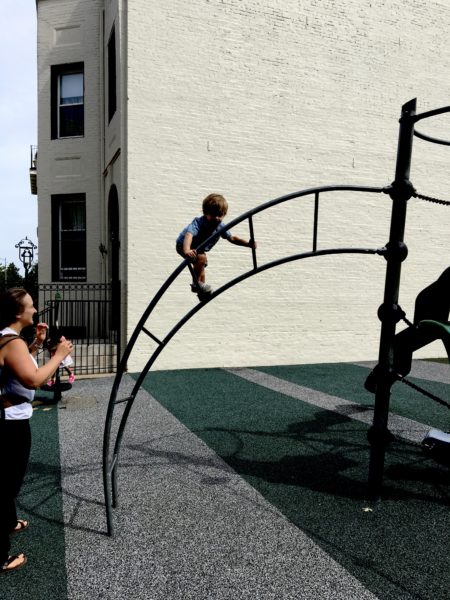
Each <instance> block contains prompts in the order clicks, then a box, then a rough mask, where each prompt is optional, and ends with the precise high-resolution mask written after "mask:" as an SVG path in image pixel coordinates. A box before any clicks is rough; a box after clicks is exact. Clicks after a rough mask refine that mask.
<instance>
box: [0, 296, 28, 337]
mask: <svg viewBox="0 0 450 600" xmlns="http://www.w3.org/2000/svg"><path fill="white" fill-rule="evenodd" d="M27 294H28V292H27V291H26V290H24V289H23V288H10V289H9V290H6V292H3V293H2V294H0V329H4V328H5V327H8V326H9V325H11V323H14V322H15V321H17V315H21V314H22V313H23V311H24V305H23V299H24V297H25V296H26V295H27Z"/></svg>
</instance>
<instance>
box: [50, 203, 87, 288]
mask: <svg viewBox="0 0 450 600" xmlns="http://www.w3.org/2000/svg"><path fill="white" fill-rule="evenodd" d="M69 203H82V204H83V208H84V214H83V217H84V229H79V228H74V229H63V228H62V209H63V206H67V205H68V204H69ZM51 208H52V281H87V247H86V246H87V244H86V242H87V220H86V216H87V215H86V194H55V195H52V197H51ZM71 233H72V234H75V235H72V236H70V234H71ZM64 234H66V235H64ZM64 237H65V238H66V239H64ZM70 237H72V239H70ZM64 244H65V245H66V246H69V247H70V244H73V246H74V249H73V251H72V252H73V254H72V255H76V256H78V257H79V258H82V259H83V260H82V264H80V265H79V266H75V267H71V266H64V264H62V261H63V260H64V256H65V254H66V252H67V247H66V248H64V247H63V245H64ZM81 246H82V251H81V253H80V247H81ZM69 252H70V250H69ZM70 271H72V272H73V273H74V274H73V275H70V274H69V275H68V273H69V272H70Z"/></svg>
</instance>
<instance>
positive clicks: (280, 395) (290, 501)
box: [0, 361, 450, 600]
mask: <svg viewBox="0 0 450 600" xmlns="http://www.w3.org/2000/svg"><path fill="white" fill-rule="evenodd" d="M369 368H370V365H369V364H368V363H367V364H348V363H345V364H344V363H341V364H320V365H299V366H280V367H254V368H241V369H202V370H183V371H158V372H154V373H150V374H149V375H148V376H147V379H146V381H145V385H144V386H143V389H142V390H141V391H140V393H139V395H138V397H137V400H136V402H135V405H134V407H133V410H132V412H131V416H130V419H129V421H128V425H127V429H126V432H125V436H124V439H123V446H122V453H121V460H120V467H119V477H118V484H119V494H120V497H119V505H118V507H117V508H116V509H115V510H114V537H112V538H111V537H108V536H107V535H106V519H105V511H104V504H103V484H102V466H101V449H102V436H103V426H104V421H105V415H106V408H107V402H108V399H109V394H110V391H111V385H112V381H113V378H112V377H107V378H98V379H86V380H79V381H78V380H77V381H76V383H75V384H74V387H73V388H72V390H71V391H70V392H67V393H66V394H65V396H64V398H63V401H62V402H61V403H59V404H58V405H50V404H46V403H43V404H40V405H37V406H36V408H35V411H34V416H33V419H32V429H33V451H32V457H31V461H30V467H29V471H28V475H27V479H26V482H25V485H24V487H23V490H22V493H21V496H20V499H19V512H20V516H21V517H24V518H28V519H30V527H29V528H28V529H27V530H26V531H24V532H23V533H20V534H18V535H16V536H14V538H13V549H12V550H13V551H17V552H19V551H23V552H25V553H26V555H27V557H28V564H27V565H26V566H25V567H24V568H23V569H21V570H18V571H17V572H15V573H13V574H9V575H5V576H2V577H1V578H0V599H1V600H27V599H33V600H41V599H42V600H44V599H45V600H48V599H50V598H51V599H56V600H69V599H70V600H91V599H96V598H101V599H108V600H115V599H120V600H123V599H127V600H134V599H136V600H138V599H141V598H142V599H145V600H159V599H161V600H162V599H164V600H172V599H180V600H181V599H183V600H184V599H192V600H203V599H205V600H206V599H230V600H231V599H233V600H235V599H241V598H242V599H248V600H256V599H258V600H259V599H264V600H265V599H277V600H278V599H315V598H317V599H328V598H329V599H346V600H348V599H355V600H359V599H374V598H380V599H383V600H384V599H399V600H400V599H401V600H403V599H406V600H407V599H434V600H438V599H442V600H444V599H448V598H449V597H450V591H449V590H450V564H449V562H450V561H449V537H450V527H449V524H450V519H449V500H450V471H449V469H448V468H447V467H445V466H442V465H439V464H438V463H436V462H434V461H433V460H431V459H430V458H429V457H428V456H426V455H425V454H424V453H423V451H422V449H421V446H420V442H421V440H422V439H423V437H424V435H425V433H426V432H427V431H428V430H429V429H430V427H437V428H439V429H442V430H444V431H447V430H448V429H450V428H449V426H448V423H449V411H448V409H447V408H445V407H443V406H440V405H439V404H437V403H435V402H432V401H431V400H429V399H427V398H425V397H424V396H421V395H419V394H418V393H417V392H415V391H414V390H411V389H410V388H408V387H406V386H404V385H402V384H400V383H397V384H395V386H394V387H393V390H392V397H391V411H392V413H391V418H390V429H391V431H392V432H393V433H394V434H395V436H396V439H395V441H394V442H393V443H392V444H391V446H390V448H389V450H388V454H387V459H386V466H385V479H384V491H383V499H382V501H381V502H378V503H371V502H368V500H367V471H368V457H369V451H368V442H367V430H368V428H369V426H370V424H371V419H372V404H373V396H372V395H370V394H369V393H368V392H366V391H365V390H364V388H363V382H364V379H365V377H366V375H367V373H368V369H369ZM126 380H127V385H129V386H130V388H131V386H132V383H133V379H132V376H130V375H127V376H126ZM411 380H412V381H414V382H416V383H419V384H420V385H422V386H423V387H426V388H427V389H428V390H429V391H431V392H432V393H434V394H436V395H437V396H439V397H441V398H443V399H445V400H447V401H449V400H450V394H449V392H450V369H449V366H448V364H440V363H436V362H426V361H416V362H415V363H414V367H413V372H412V373H411ZM37 404H39V403H37Z"/></svg>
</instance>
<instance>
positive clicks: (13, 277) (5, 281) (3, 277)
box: [0, 262, 38, 299]
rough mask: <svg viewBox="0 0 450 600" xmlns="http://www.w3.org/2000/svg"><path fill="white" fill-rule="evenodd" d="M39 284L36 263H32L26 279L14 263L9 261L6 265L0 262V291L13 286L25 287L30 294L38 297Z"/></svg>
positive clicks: (34, 297)
mask: <svg viewBox="0 0 450 600" xmlns="http://www.w3.org/2000/svg"><path fill="white" fill-rule="evenodd" d="M37 285H38V265H37V263H35V264H34V265H32V267H31V268H30V270H29V272H28V276H27V278H26V280H25V277H23V276H22V275H21V274H20V272H19V268H18V267H17V266H16V265H15V264H14V263H12V262H11V263H9V265H7V266H6V268H5V265H2V264H0V292H4V291H5V290H7V289H9V288H12V287H24V288H25V289H26V290H27V291H28V292H29V294H30V295H31V296H32V297H33V299H36V295H37Z"/></svg>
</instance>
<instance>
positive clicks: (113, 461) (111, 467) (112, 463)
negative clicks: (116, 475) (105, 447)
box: [108, 454, 117, 475]
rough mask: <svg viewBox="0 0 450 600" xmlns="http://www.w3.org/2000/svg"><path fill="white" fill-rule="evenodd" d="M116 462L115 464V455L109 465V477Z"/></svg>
mask: <svg viewBox="0 0 450 600" xmlns="http://www.w3.org/2000/svg"><path fill="white" fill-rule="evenodd" d="M116 462H117V454H116V455H115V456H114V458H113V459H112V462H111V464H110V465H109V469H108V475H111V473H112V472H113V470H114V467H115V466H116Z"/></svg>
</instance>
